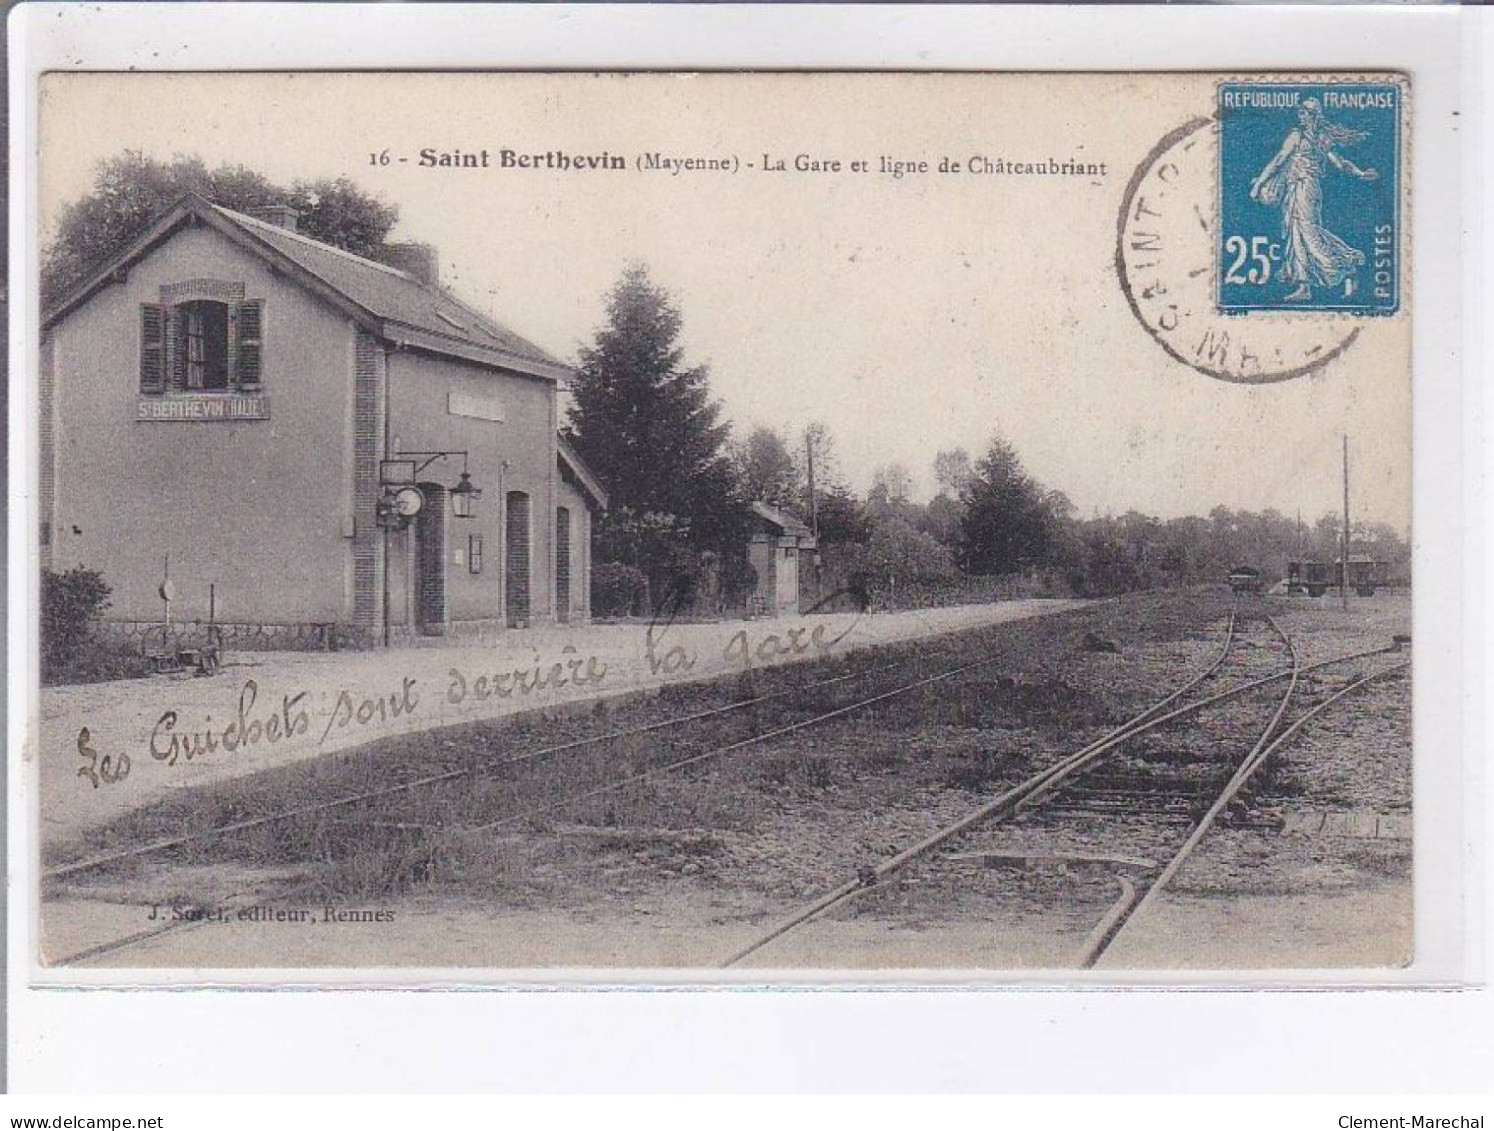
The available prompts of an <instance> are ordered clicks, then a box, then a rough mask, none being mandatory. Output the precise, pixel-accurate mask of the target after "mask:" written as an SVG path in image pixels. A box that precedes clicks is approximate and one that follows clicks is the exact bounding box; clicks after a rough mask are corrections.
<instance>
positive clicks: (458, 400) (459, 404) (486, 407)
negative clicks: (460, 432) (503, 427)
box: [446, 392, 503, 424]
mask: <svg viewBox="0 0 1494 1131" xmlns="http://www.w3.org/2000/svg"><path fill="white" fill-rule="evenodd" d="M446 411H447V412H448V413H450V414H451V415H452V416H470V417H473V418H474V419H477V420H496V421H497V422H498V423H499V424H502V423H503V402H502V401H500V400H499V399H498V398H497V397H477V396H473V395H472V394H471V393H455V392H453V393H447V394H446Z"/></svg>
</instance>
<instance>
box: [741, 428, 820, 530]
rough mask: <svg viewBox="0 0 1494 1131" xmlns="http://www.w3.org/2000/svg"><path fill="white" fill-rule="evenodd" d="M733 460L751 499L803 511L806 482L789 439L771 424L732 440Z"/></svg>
mask: <svg viewBox="0 0 1494 1131" xmlns="http://www.w3.org/2000/svg"><path fill="white" fill-rule="evenodd" d="M731 455H732V462H733V463H734V464H735V465H736V471H737V475H738V476H739V478H740V479H741V482H742V490H743V492H744V493H745V495H746V497H747V499H748V500H754V499H756V500H761V501H762V502H765V503H771V504H772V505H773V506H775V507H781V508H783V509H784V510H787V511H791V512H793V513H794V514H796V515H799V516H800V517H803V514H804V504H805V494H804V483H803V480H802V479H801V478H800V474H799V468H798V465H797V464H796V463H795V462H794V457H793V454H792V453H791V452H790V451H789V446H788V443H787V441H785V440H784V438H783V437H782V436H781V435H779V434H778V433H777V432H775V431H773V429H771V428H754V429H753V430H752V431H751V432H749V433H748V434H747V439H746V440H744V441H743V442H742V443H740V444H733V445H732V449H731Z"/></svg>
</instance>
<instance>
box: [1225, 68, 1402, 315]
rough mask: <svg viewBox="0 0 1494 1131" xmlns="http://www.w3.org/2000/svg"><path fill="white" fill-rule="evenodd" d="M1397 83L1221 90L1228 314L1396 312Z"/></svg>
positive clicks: (1239, 85)
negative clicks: (1249, 312)
mask: <svg viewBox="0 0 1494 1131" xmlns="http://www.w3.org/2000/svg"><path fill="white" fill-rule="evenodd" d="M1401 101H1402V91H1401V87H1400V85H1399V84H1398V83H1394V82H1384V81H1381V82H1352V81H1343V82H1296V81H1279V82H1227V83H1221V84H1220V85H1219V220H1220V225H1219V229H1218V233H1217V236H1216V239H1217V240H1218V244H1217V246H1216V248H1215V254H1216V255H1217V256H1218V270H1217V278H1218V286H1217V290H1216V294H1217V299H1218V304H1219V309H1220V310H1221V311H1222V312H1224V313H1244V312H1247V311H1263V310H1269V311H1293V310H1302V311H1336V312H1341V313H1348V314H1360V315H1377V314H1378V315H1384V314H1393V313H1394V312H1395V311H1396V310H1397V309H1398V308H1399V306H1400V298H1401V293H1400V292H1401V249H1402V243H1401V231H1400V227H1401V215H1400V201H1401V191H1400V185H1401Z"/></svg>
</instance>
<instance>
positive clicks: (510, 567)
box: [503, 491, 529, 628]
mask: <svg viewBox="0 0 1494 1131" xmlns="http://www.w3.org/2000/svg"><path fill="white" fill-rule="evenodd" d="M506 503H507V506H506V507H505V508H504V509H505V517H504V538H503V545H504V573H505V575H506V579H507V584H506V585H505V589H506V593H505V597H504V602H505V605H506V606H507V612H508V627H509V628H528V627H529V496H528V495H527V494H525V493H524V492H523V491H510V492H509V493H508V498H507V500H506Z"/></svg>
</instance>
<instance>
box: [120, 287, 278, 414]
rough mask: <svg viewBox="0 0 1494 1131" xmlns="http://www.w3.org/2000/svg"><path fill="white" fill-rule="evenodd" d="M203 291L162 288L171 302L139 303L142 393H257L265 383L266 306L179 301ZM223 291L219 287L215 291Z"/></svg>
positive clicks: (228, 301)
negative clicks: (239, 390)
mask: <svg viewBox="0 0 1494 1131" xmlns="http://www.w3.org/2000/svg"><path fill="white" fill-rule="evenodd" d="M201 286H202V284H201V283H200V282H199V283H195V284H192V283H184V284H177V285H176V286H175V287H174V288H168V287H163V288H162V292H163V298H164V297H166V295H165V292H167V291H168V290H170V291H173V292H174V293H173V295H172V296H171V297H172V298H173V299H174V300H175V301H172V302H169V303H168V302H164V301H163V302H159V303H156V302H147V303H141V305H140V391H141V392H142V393H164V392H166V391H168V390H170V391H172V392H177V393H183V392H219V391H225V392H226V391H229V390H234V389H242V390H245V391H247V392H258V391H259V389H260V386H261V385H263V384H264V302H263V301H262V300H259V299H255V300H253V301H250V302H236V301H233V300H232V298H231V297H226V298H225V299H218V298H209V299H203V298H195V297H188V298H185V299H183V298H182V297H181V292H186V293H187V294H192V293H201V289H200V288H201ZM227 286H228V285H227V284H219V285H218V290H219V292H221V291H222V290H223V289H224V288H225V287H227ZM237 287H238V291H239V293H241V294H242V293H243V287H242V285H241V284H240V285H237ZM188 288H192V289H191V290H189V289H188Z"/></svg>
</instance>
